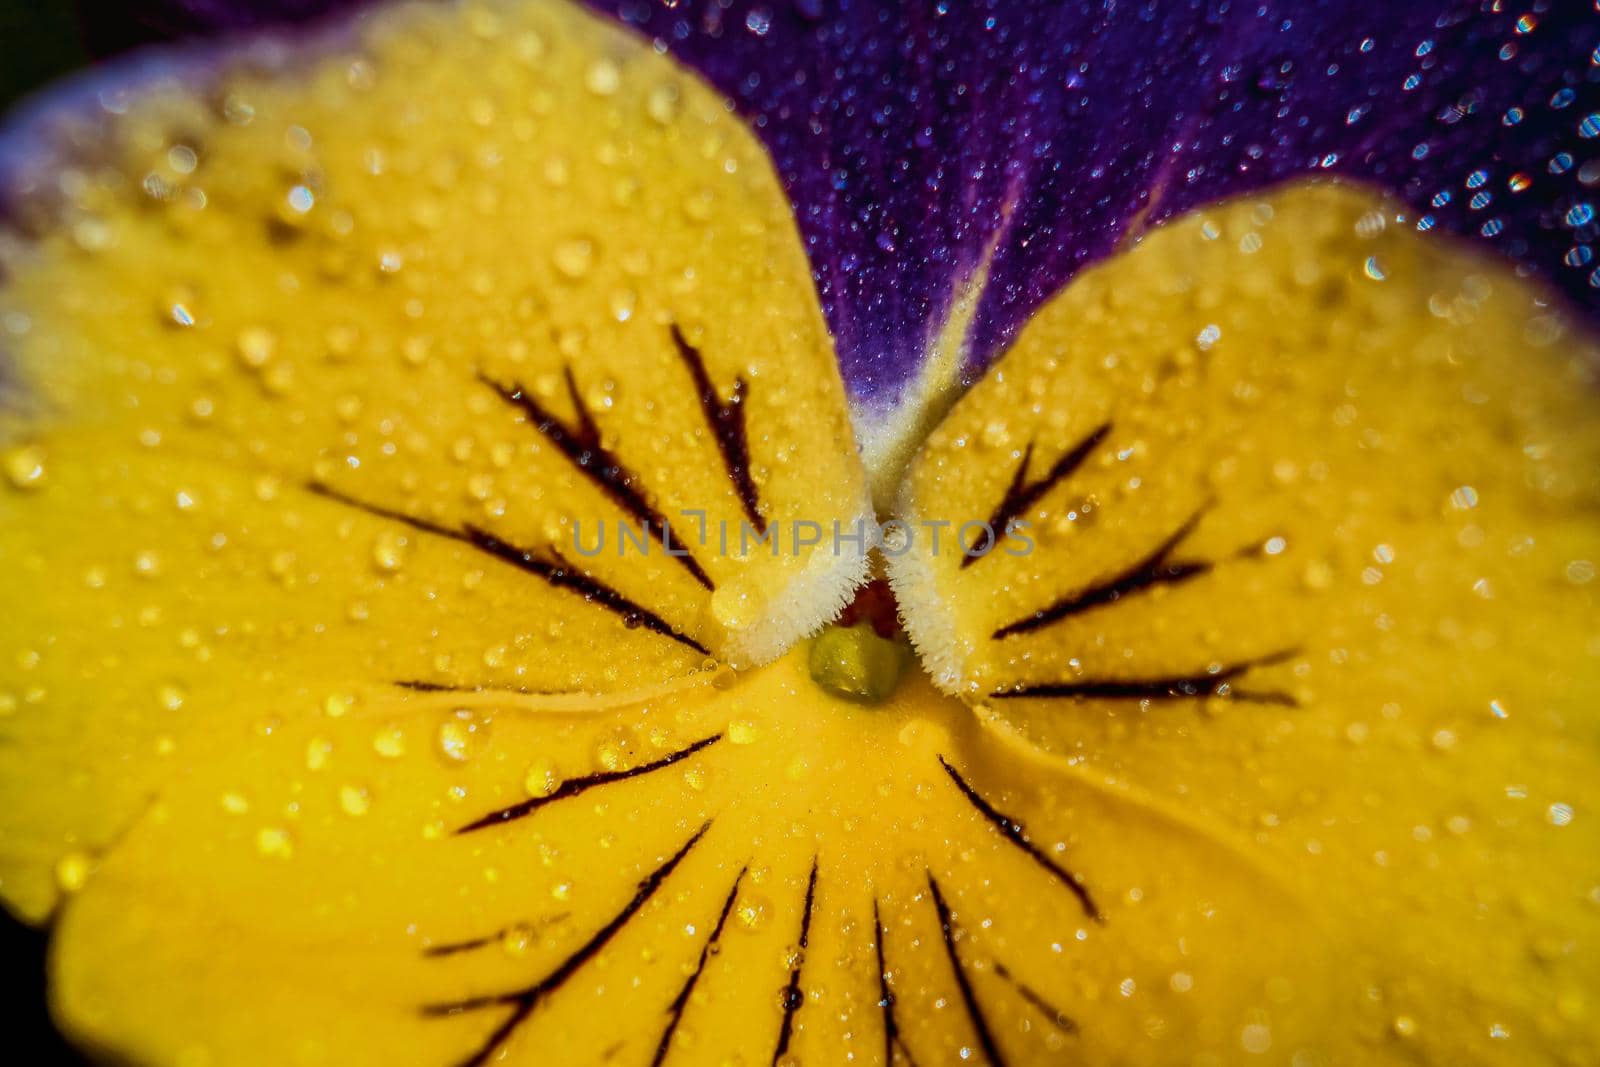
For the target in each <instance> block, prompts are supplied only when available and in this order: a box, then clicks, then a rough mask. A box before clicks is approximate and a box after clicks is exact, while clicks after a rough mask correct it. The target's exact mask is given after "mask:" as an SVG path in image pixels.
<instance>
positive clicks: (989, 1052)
mask: <svg viewBox="0 0 1600 1067" xmlns="http://www.w3.org/2000/svg"><path fill="white" fill-rule="evenodd" d="M928 889H929V891H931V892H932V893H933V907H934V909H935V910H936V911H937V912H938V913H939V931H940V933H942V934H943V935H944V951H945V954H946V955H948V956H949V957H950V969H951V970H952V971H953V972H955V976H956V986H957V988H959V989H960V991H961V1002H962V1003H963V1004H965V1005H966V1008H967V1017H968V1018H969V1019H971V1020H972V1028H973V1030H975V1031H976V1032H977V1034H978V1044H980V1045H982V1046H983V1054H984V1055H985V1056H987V1057H989V1062H990V1063H992V1064H994V1067H1005V1062H1006V1061H1005V1057H1004V1056H1002V1055H1000V1048H999V1046H998V1045H996V1044H995V1043H994V1034H992V1033H991V1032H990V1031H989V1021H988V1020H987V1019H985V1018H984V1017H983V1009H982V1008H981V1007H979V1006H978V997H977V994H976V993H974V992H973V991H972V983H971V982H970V981H969V980H968V979H967V972H966V971H965V970H963V969H962V966H961V953H960V952H958V951H956V935H955V924H954V923H952V922H951V921H950V907H949V905H947V904H946V903H945V902H944V894H943V893H941V892H939V883H938V881H937V880H936V879H935V878H934V877H933V872H932V871H929V872H928Z"/></svg>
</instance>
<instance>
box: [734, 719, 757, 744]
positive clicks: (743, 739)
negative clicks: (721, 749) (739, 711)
mask: <svg viewBox="0 0 1600 1067" xmlns="http://www.w3.org/2000/svg"><path fill="white" fill-rule="evenodd" d="M760 736H761V731H760V730H759V729H758V728H757V727H756V724H755V723H753V722H751V721H750V720H749V719H735V720H733V721H732V722H730V723H729V724H728V742H729V743H730V744H734V745H753V744H755V742H756V739H757V738H758V737H760Z"/></svg>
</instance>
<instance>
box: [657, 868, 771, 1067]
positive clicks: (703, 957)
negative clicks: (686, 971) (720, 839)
mask: <svg viewBox="0 0 1600 1067" xmlns="http://www.w3.org/2000/svg"><path fill="white" fill-rule="evenodd" d="M749 869H750V868H749V867H748V866H746V867H742V868H740V870H739V873H738V875H736V876H735V877H734V879H733V887H732V888H730V889H729V890H728V899H727V900H725V901H723V902H722V911H721V912H720V913H719V914H718V915H717V924H716V925H715V926H713V927H712V928H711V936H710V937H708V938H706V943H705V944H704V945H703V946H701V948H700V959H699V960H698V961H696V963H695V965H694V973H693V974H691V975H690V976H689V977H688V979H687V980H686V981H685V982H684V983H683V988H682V989H680V990H679V991H678V995H677V996H676V997H674V998H673V1000H672V1004H671V1005H669V1006H668V1008H667V1014H668V1018H667V1029H666V1032H665V1033H663V1034H662V1035H661V1041H660V1043H658V1044H657V1045H656V1054H655V1055H654V1056H653V1057H652V1058H651V1060H650V1067H661V1064H662V1063H663V1062H664V1061H665V1060H666V1058H667V1051H668V1050H669V1049H670V1048H671V1046H672V1035H673V1034H675V1033H677V1030H678V1023H679V1022H681V1021H682V1020H683V1012H684V1009H685V1008H687V1007H688V1006H689V997H690V996H691V995H692V994H693V993H694V987H695V985H696V983H698V982H699V981H700V974H701V972H703V971H704V970H705V969H706V962H707V961H708V960H710V958H711V954H712V953H713V952H714V951H716V947H717V944H718V943H719V942H720V941H721V940H722V928H723V927H724V926H726V925H727V924H728V915H729V914H730V913H731V912H732V911H733V902H734V900H736V899H737V898H738V896H739V883H740V882H742V881H744V876H745V872H747V871H748V870H749Z"/></svg>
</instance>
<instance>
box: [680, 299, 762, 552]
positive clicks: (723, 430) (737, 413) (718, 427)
mask: <svg viewBox="0 0 1600 1067" xmlns="http://www.w3.org/2000/svg"><path fill="white" fill-rule="evenodd" d="M672 343H673V345H674V346H675V347H676V348H677V349H678V357H679V358H680V359H682V360H683V364H684V366H685V367H687V368H688V370H689V376H690V377H691V378H693V379H694V387H695V392H696V394H697V395H698V396H699V398H700V410H701V411H703V412H704V413H705V417H706V422H708V423H710V425H711V433H712V436H713V437H715V438H716V441H717V451H718V452H720V453H722V465H723V466H724V467H726V468H727V471H728V478H729V480H730V481H732V482H733V489H734V493H735V494H736V495H737V496H738V497H739V503H740V505H742V506H743V508H744V513H745V516H746V517H747V518H748V519H749V520H750V525H751V526H753V527H755V529H756V532H757V533H765V532H766V528H767V527H766V522H765V520H763V519H762V517H761V498H760V495H759V494H758V493H757V492H756V483H755V480H754V478H752V476H751V474H750V442H749V438H748V436H747V435H746V432H745V425H744V399H745V391H746V390H747V389H748V388H749V385H748V383H746V382H745V380H744V379H743V378H735V379H734V380H733V395H732V396H731V397H730V398H729V399H728V400H727V401H726V402H725V401H723V399H722V397H721V395H720V394H719V393H718V392H717V387H716V386H715V385H714V384H713V383H712V381H711V375H709V374H708V373H706V361H705V359H704V358H703V357H702V356H701V355H700V350H699V349H698V348H696V347H695V346H694V345H691V344H690V343H689V342H688V340H687V339H685V338H684V336H683V331H682V330H680V329H679V328H678V324H677V323H673V324H672Z"/></svg>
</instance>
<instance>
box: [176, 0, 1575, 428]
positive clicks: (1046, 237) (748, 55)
mask: <svg viewBox="0 0 1600 1067" xmlns="http://www.w3.org/2000/svg"><path fill="white" fill-rule="evenodd" d="M349 2H350V0H276V3H256V4H251V5H248V6H247V5H242V4H238V3H226V2H224V0H165V2H164V3H157V4H154V5H147V7H148V8H149V10H152V11H154V12H156V13H157V15H156V17H155V18H153V19H152V20H151V22H150V23H149V24H150V25H156V26H164V27H188V28H193V29H195V30H197V31H204V30H212V29H216V28H220V27H227V28H234V27H239V26H254V25H259V24H261V23H263V22H265V21H276V20H278V19H280V18H285V17H287V18H293V17H296V16H300V15H304V14H306V13H308V12H309V11H311V10H313V9H314V10H316V11H324V10H329V9H333V8H339V7H344V6H348V4H349ZM1593 2H1594V0H1591V2H1590V3H1582V2H1569V3H1554V2H1552V0H1534V2H1532V3H1531V4H1529V5H1527V6H1528V8H1529V10H1528V11H1527V12H1526V13H1523V12H1522V11H1521V9H1520V8H1519V9H1516V10H1515V11H1512V10H1495V8H1497V7H1499V6H1500V5H1491V4H1479V5H1466V4H1462V3H1459V2H1456V0H1429V2H1424V3H1397V2H1392V0H1389V2H1363V0H1355V2H1345V3H1336V2H1322V3H1313V2H1306V0H1298V2H1295V0H1261V2H1257V3H1230V2H1227V0H1213V2H1198V0H1190V2H1177V0H1172V2H1167V0H1161V2H1158V0H1146V2H1145V3H1142V4H1132V3H1110V2H1107V3H1095V4H1088V3H1083V4H1075V5H1067V4H1061V5H1043V4H1039V5H1033V4H1026V5H1025V4H1018V3H1014V2H1006V0H988V2H982V3H975V2H960V0H946V2H938V3H933V4H927V3H890V2H884V3H866V2H852V0H795V2H794V3H792V4H786V5H763V4H760V3H757V4H754V5H752V4H749V3H745V2H735V3H731V4H726V5H725V4H724V3H723V2H721V0H681V2H680V0H662V2H660V3H650V2H648V0H621V2H614V0H606V2H603V3H601V2H599V0H591V3H593V4H594V6H597V7H599V8H600V9H602V10H605V11H608V12H611V13H613V14H615V15H616V16H617V17H619V18H621V19H622V20H624V21H625V22H627V23H629V24H631V25H633V26H635V27H637V28H638V29H639V30H640V31H641V32H642V33H645V34H647V35H649V36H651V37H654V38H656V39H657V40H658V41H660V42H662V44H663V45H664V47H666V48H667V49H669V50H670V51H671V52H672V53H673V54H675V55H676V56H678V57H679V58H680V59H681V60H683V61H684V62H686V63H688V64H690V65H692V66H693V67H695V68H697V69H699V70H700V71H701V72H702V73H703V74H704V75H705V76H706V77H707V78H708V79H709V80H710V81H711V82H713V83H714V84H715V85H716V86H718V87H719V88H720V89H721V90H722V91H723V92H724V93H726V94H727V95H728V96H729V97H730V98H731V99H732V100H733V101H734V102H735V104H736V105H737V107H738V108H739V109H740V110H741V111H742V112H743V113H744V114H745V115H746V116H747V117H748V118H749V119H750V121H751V123H752V125H753V126H754V127H755V129H756V130H757V132H758V133H759V134H760V136H761V137H762V138H763V139H764V141H765V142H766V144H767V146H768V148H769V150H770V151H771V152H772V155H773V157H774V160H775V162H776V165H777V167H778V169H779V171H780V172H781V173H782V175H783V177H784V180H785V182H786V183H787V185H788V188H789V191H790V195H791V196H792V198H793V200H794V204H795V211H796V215H797V217H798V220H799V225H800V229H801V232H802V234H803V236H804V238H805V241H806V245H807V249H808V251H809V254H810V256H811V260H812V264H813V270H814V272H815V275H816V279H817V285H818V290H819V293H820V296H821V300H822V303H823V307H824V310H825V312H826V314H827V317H828V321H829V323H830V325H831V326H832V328H833V331H834V334H835V338H836V341H837V344H838V348H839V354H840V359H841V361H842V363H843V366H844V371H845V376H846V380H847V381H848V383H849V384H850V387H851V390H852V392H853V393H854V395H855V397H856V399H857V401H858V403H864V404H866V405H868V406H873V407H876V406H886V405H888V404H891V403H893V402H894V400H895V399H897V398H898V396H899V395H900V392H901V389H902V387H903V386H904V385H905V384H906V383H907V382H908V381H909V380H910V379H911V378H912V377H913V375H914V374H915V373H916V370H917V368H918V367H919V365H920V362H921V360H922V358H923V357H924V356H925V354H926V353H927V350H928V348H929V340H930V337H931V336H932V335H933V334H935V333H937V331H938V330H939V328H940V326H941V325H942V324H943V321H944V319H945V316H946V314H947V312H948V311H949V308H950V303H951V300H952V296H953V293H954V292H955V290H956V287H957V286H958V285H959V284H960V283H961V282H962V281H963V280H965V279H966V278H968V277H970V276H971V274H972V273H973V272H974V271H975V270H976V269H977V268H978V267H979V266H980V264H982V263H983V262H984V260H985V257H986V255H989V254H990V252H991V250H992V259H991V260H990V262H989V277H988V283H989V284H988V287H987V289H986V290H985V292H984V294H983V297H982V299H981V301H980V303H979V306H978V309H977V313H976V315H975V317H974V319H973V322H972V325H971V328H970V333H969V336H968V341H969V347H970V351H969V356H968V366H967V371H968V373H969V374H976V373H977V372H979V371H981V369H982V368H983V367H984V366H985V365H986V364H987V363H988V362H989V361H990V360H991V359H993V358H994V356H995V355H996V354H997V353H998V352H999V351H1000V350H1001V349H1002V348H1003V347H1004V346H1005V345H1006V343H1007V342H1008V341H1009V340H1010V338H1011V337H1013V336H1014V335H1015V333H1016V331H1017V330H1018V328H1019V327H1020V326H1021V325H1022V324H1023V323H1024V322H1025V321H1026V320H1027V318H1028V317H1029V315H1031V314H1032V312H1033V311H1034V310H1035V309H1036V308H1037V307H1038V306H1039V304H1040V303H1041V302H1042V301H1043V300H1045V299H1046V298H1047V297H1049V296H1050V294H1051V293H1053V292H1054V291H1056V290H1057V289H1059V288H1060V286H1061V285H1062V284H1063V283H1064V282H1066V280H1067V279H1068V278H1070V277H1071V276H1072V274H1073V273H1074V272H1075V271H1076V270H1078V269H1079V268H1081V267H1082V266H1084V265H1086V264H1088V263H1092V262H1094V261H1095V260H1096V259H1099V258H1101V257H1103V256H1105V255H1107V254H1109V253H1110V252H1111V251H1112V250H1114V249H1115V248H1116V247H1117V245H1118V243H1119V241H1121V240H1122V239H1123V238H1124V237H1125V236H1126V235H1127V234H1128V233H1129V231H1130V230H1131V229H1134V228H1137V227H1138V226H1141V225H1146V224H1148V223H1152V222H1158V221H1160V220H1162V219H1164V218H1167V217H1170V216H1172V215H1174V214H1178V213H1181V212H1183V211H1185V210H1188V209H1190V208H1192V207H1195V206H1197V205H1200V204H1204V203H1206V202H1209V201H1214V200H1217V199H1219V198H1221V197H1225V196H1230V195H1235V194H1239V193H1243V192H1248V191H1250V190H1254V189H1259V188H1261V187H1263V186H1265V185H1269V184H1272V183H1274V182H1279V181H1282V180H1285V179H1289V178H1292V177H1294V176H1297V175H1306V174H1317V173H1324V174H1334V175H1341V176H1344V177H1347V178H1355V179H1361V180H1366V181H1371V182H1375V183H1377V184H1379V185H1381V186H1383V187H1385V188H1387V189H1389V190H1390V191H1392V192H1394V193H1396V194H1398V195H1399V196H1401V197H1402V198H1403V199H1404V200H1405V201H1406V202H1407V203H1408V204H1410V205H1411V208H1412V209H1413V213H1412V214H1411V215H1410V216H1409V217H1408V219H1407V221H1408V222H1410V223H1411V224H1413V225H1415V226H1416V227H1417V228H1418V229H1424V230H1426V229H1435V228H1437V229H1440V230H1443V231H1449V232H1453V233H1456V234H1460V235H1464V236H1466V237H1469V238H1472V239H1474V240H1476V241H1478V242H1480V243H1482V244H1483V245H1485V246H1486V247H1489V248H1493V249H1497V250H1498V251H1499V252H1501V253H1503V254H1504V255H1506V256H1509V257H1510V258H1511V259H1512V260H1514V261H1515V262H1516V263H1518V264H1519V265H1521V267H1522V268H1523V269H1525V270H1528V271H1531V272H1532V273H1535V274H1537V275H1539V276H1541V277H1543V278H1545V279H1546V280H1548V281H1549V282H1551V283H1553V284H1554V285H1555V286H1556V287H1558V288H1559V289H1561V290H1563V291H1564V292H1565V293H1566V294H1567V295H1568V296H1569V297H1570V298H1571V299H1572V301H1573V302H1574V303H1575V304H1576V305H1577V306H1578V308H1579V310H1580V311H1581V312H1582V313H1583V314H1584V315H1585V316H1586V317H1588V318H1589V319H1590V320H1591V321H1596V320H1600V273H1597V272H1596V267H1597V266H1600V264H1597V263H1596V262H1595V261H1594V260H1595V258H1596V257H1594V255H1593V251H1592V250H1593V246H1594V243H1595V241H1596V238H1597V237H1600V221H1597V218H1596V215H1595V204H1596V201H1597V200H1600V190H1597V189H1596V186H1597V185H1600V153H1597V151H1596V148H1597V147H1600V136H1597V135H1600V112H1597V108H1596V105H1597V102H1600V94H1597V92H1596V83H1597V82H1600V54H1597V52H1596V48H1597V45H1600V18H1597V17H1596V13H1595V11H1594V10H1593V8H1592V6H1591V5H1592V4H1593Z"/></svg>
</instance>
